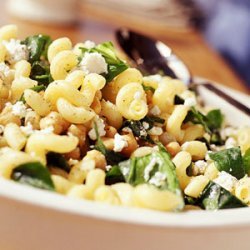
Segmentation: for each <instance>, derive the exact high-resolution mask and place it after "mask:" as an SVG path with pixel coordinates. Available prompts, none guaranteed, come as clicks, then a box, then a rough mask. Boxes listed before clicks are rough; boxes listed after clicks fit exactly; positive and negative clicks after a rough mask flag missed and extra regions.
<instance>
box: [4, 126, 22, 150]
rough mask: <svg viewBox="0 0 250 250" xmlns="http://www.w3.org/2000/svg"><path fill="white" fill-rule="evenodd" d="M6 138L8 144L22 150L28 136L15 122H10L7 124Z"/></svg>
mask: <svg viewBox="0 0 250 250" xmlns="http://www.w3.org/2000/svg"><path fill="white" fill-rule="evenodd" d="M4 138H5V139H6V142H7V143H8V145H9V146H10V147H11V148H13V149H15V150H21V149H22V148H23V147H24V146H25V144H26V141H27V138H26V136H25V135H24V134H23V133H22V131H21V129H20V127H19V126H18V125H16V124H15V123H9V124H7V125H6V126H5V129H4Z"/></svg>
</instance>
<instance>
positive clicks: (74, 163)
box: [68, 158, 79, 166]
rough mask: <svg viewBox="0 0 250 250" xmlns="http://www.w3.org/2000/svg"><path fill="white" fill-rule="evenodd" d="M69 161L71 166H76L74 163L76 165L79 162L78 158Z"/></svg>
mask: <svg viewBox="0 0 250 250" xmlns="http://www.w3.org/2000/svg"><path fill="white" fill-rule="evenodd" d="M68 163H69V165H70V166H74V165H76V164H77V163H79V161H78V160H76V159H72V158H70V159H69V161H68Z"/></svg>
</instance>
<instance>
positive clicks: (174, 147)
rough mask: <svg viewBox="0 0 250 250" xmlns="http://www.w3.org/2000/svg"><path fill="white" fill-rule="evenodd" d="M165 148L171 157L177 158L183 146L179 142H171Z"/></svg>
mask: <svg viewBox="0 0 250 250" xmlns="http://www.w3.org/2000/svg"><path fill="white" fill-rule="evenodd" d="M165 147H166V149H167V151H168V152H169V153H170V154H171V156H175V155H176V154H177V153H179V152H180V151H181V146H180V144H179V143H178V142H170V143H168V144H167V145H166V146H165Z"/></svg>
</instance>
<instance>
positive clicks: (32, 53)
mask: <svg viewBox="0 0 250 250" xmlns="http://www.w3.org/2000/svg"><path fill="white" fill-rule="evenodd" d="M51 42H52V40H51V38H50V36H46V35H34V36H29V37H27V38H26V39H25V40H24V41H22V43H23V44H25V45H27V47H28V50H29V62H30V63H33V62H35V61H40V60H41V58H42V57H44V58H45V59H46V58H47V50H48V47H49V45H50V44H51Z"/></svg>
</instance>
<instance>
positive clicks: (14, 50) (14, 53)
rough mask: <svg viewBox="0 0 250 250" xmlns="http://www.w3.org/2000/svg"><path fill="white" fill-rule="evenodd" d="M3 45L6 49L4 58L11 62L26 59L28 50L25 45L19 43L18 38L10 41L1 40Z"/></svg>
mask: <svg viewBox="0 0 250 250" xmlns="http://www.w3.org/2000/svg"><path fill="white" fill-rule="evenodd" d="M2 43H3V45H4V46H5V48H6V50H7V58H6V60H7V61H8V62H9V63H10V64H13V63H15V62H18V61H21V60H28V58H29V51H28V48H27V46H26V45H24V44H21V41H20V40H15V39H10V41H3V42H2Z"/></svg>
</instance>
